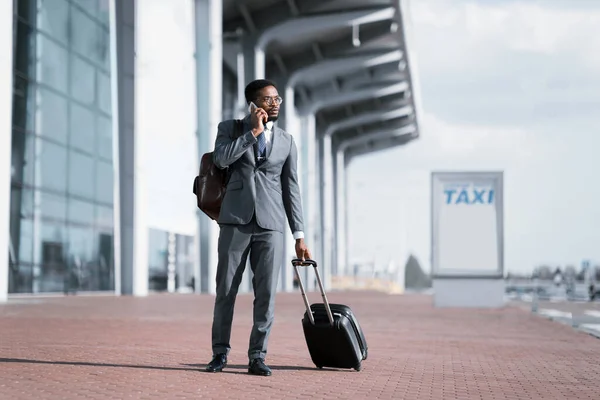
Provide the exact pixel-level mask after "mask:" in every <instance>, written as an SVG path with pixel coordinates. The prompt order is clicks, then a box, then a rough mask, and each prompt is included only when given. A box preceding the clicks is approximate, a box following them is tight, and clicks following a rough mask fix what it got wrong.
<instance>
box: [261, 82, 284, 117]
mask: <svg viewBox="0 0 600 400" xmlns="http://www.w3.org/2000/svg"><path fill="white" fill-rule="evenodd" d="M281 101H282V100H281V97H279V93H277V89H275V87H273V86H267V87H266V88H263V89H261V90H259V91H258V94H257V96H256V100H255V103H256V106H257V107H259V108H262V109H263V110H265V111H266V112H267V114H269V121H277V118H279V106H280V105H281Z"/></svg>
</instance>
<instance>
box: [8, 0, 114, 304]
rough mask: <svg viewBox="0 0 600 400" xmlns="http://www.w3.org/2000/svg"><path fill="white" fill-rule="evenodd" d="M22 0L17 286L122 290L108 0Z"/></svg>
mask: <svg viewBox="0 0 600 400" xmlns="http://www.w3.org/2000/svg"><path fill="white" fill-rule="evenodd" d="M14 4H15V7H14V10H15V15H14V33H15V34H14V45H13V49H14V80H13V81H14V89H13V119H12V128H13V130H12V181H11V182H12V184H11V210H10V213H11V215H10V270H9V293H43V292H71V291H102V290H109V291H110V290H114V256H113V225H114V224H113V179H114V178H113V177H114V173H113V154H112V142H113V130H112V120H111V100H112V98H111V83H110V74H111V71H110V40H109V39H110V31H109V0H19V1H16V0H15V2H14Z"/></svg>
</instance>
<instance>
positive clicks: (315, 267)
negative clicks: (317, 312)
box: [292, 258, 333, 326]
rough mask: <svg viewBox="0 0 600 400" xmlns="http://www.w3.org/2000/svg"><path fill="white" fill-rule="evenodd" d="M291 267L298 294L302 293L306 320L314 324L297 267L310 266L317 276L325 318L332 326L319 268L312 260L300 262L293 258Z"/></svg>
mask: <svg viewBox="0 0 600 400" xmlns="http://www.w3.org/2000/svg"><path fill="white" fill-rule="evenodd" d="M292 265H293V266H294V271H296V277H297V278H298V285H299V286H300V293H302V299H303V300H304V305H305V306H306V314H307V315H308V319H310V323H311V324H313V325H314V324H315V317H314V316H313V314H312V311H311V310H310V304H309V303H308V297H307V296H306V291H305V290H304V284H303V283H302V278H300V273H299V272H298V266H303V267H307V266H312V267H313V269H314V271H315V275H316V276H317V283H318V285H319V289H320V290H321V297H323V304H324V305H325V311H326V312H327V318H329V323H330V324H331V326H333V314H332V313H331V307H330V306H329V301H328V300H327V295H326V294H325V289H324V288H323V282H322V281H321V275H320V274H319V268H317V262H316V261H314V260H308V259H307V260H304V261H302V260H301V259H299V258H294V259H293V260H292Z"/></svg>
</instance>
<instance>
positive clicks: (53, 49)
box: [36, 34, 69, 93]
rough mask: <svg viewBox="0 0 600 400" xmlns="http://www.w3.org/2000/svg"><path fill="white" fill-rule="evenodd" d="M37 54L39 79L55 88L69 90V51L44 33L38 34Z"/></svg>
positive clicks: (62, 90) (64, 91)
mask: <svg viewBox="0 0 600 400" xmlns="http://www.w3.org/2000/svg"><path fill="white" fill-rule="evenodd" d="M37 36H38V40H37V43H36V46H37V55H38V57H37V58H38V60H39V64H38V71H37V79H38V80H39V81H41V82H44V83H45V84H47V85H49V86H51V87H53V88H54V89H56V90H58V91H60V92H62V93H66V92H67V82H68V80H67V62H68V60H69V59H68V56H67V51H66V50H65V49H64V48H63V47H61V46H60V45H58V44H56V43H54V42H53V41H52V40H50V39H48V38H47V37H45V36H44V35H41V34H38V35H37Z"/></svg>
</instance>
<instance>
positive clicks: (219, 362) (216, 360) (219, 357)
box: [206, 354, 227, 372]
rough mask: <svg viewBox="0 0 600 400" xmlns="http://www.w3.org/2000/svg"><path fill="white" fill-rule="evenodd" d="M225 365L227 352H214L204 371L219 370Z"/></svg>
mask: <svg viewBox="0 0 600 400" xmlns="http://www.w3.org/2000/svg"><path fill="white" fill-rule="evenodd" d="M226 366H227V354H215V356H214V357H213V359H212V361H211V362H210V363H208V365H207V366H206V372H221V371H223V368H225V367H226Z"/></svg>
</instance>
